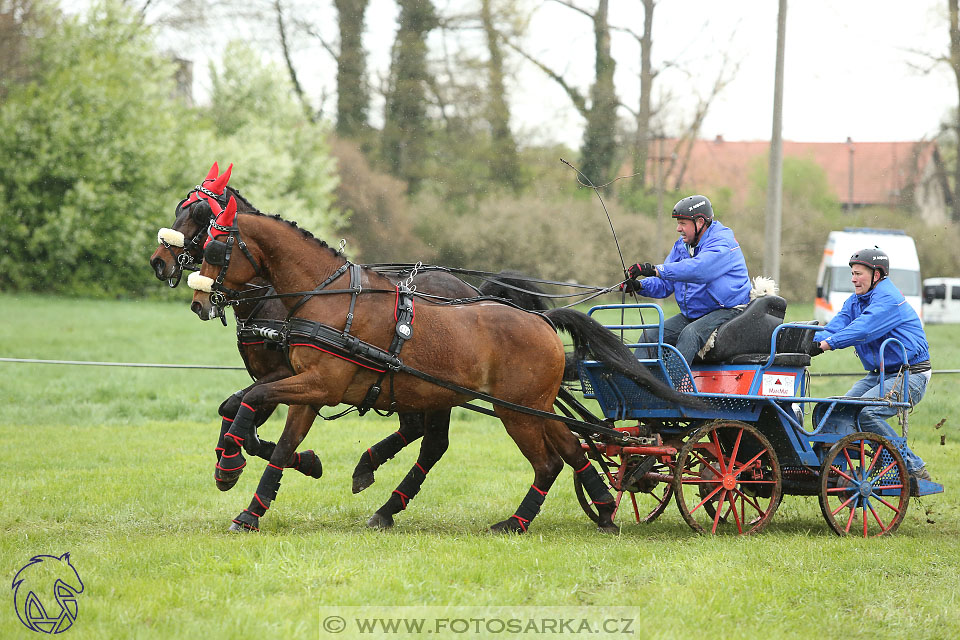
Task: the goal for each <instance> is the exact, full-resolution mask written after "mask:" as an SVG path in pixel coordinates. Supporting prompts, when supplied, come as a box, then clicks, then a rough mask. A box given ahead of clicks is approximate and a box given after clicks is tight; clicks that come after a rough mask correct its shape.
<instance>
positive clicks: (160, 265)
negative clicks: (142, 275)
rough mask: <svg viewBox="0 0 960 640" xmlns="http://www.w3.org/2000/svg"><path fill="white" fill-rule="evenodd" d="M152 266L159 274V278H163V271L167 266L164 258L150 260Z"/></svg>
mask: <svg viewBox="0 0 960 640" xmlns="http://www.w3.org/2000/svg"><path fill="white" fill-rule="evenodd" d="M150 266H151V267H153V272H154V273H156V274H157V277H158V278H163V271H164V269H166V268H167V265H166V263H164V261H163V259H162V258H154V259H153V260H151V261H150Z"/></svg>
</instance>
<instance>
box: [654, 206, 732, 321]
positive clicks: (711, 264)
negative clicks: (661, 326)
mask: <svg viewBox="0 0 960 640" xmlns="http://www.w3.org/2000/svg"><path fill="white" fill-rule="evenodd" d="M656 268H657V273H658V274H659V277H656V278H644V279H643V281H642V282H641V289H640V291H639V293H641V294H642V295H645V296H648V297H650V298H666V297H667V296H669V295H670V294H671V293H672V294H673V296H674V298H675V299H676V301H677V305H679V307H680V313H682V314H683V315H684V316H686V317H687V318H690V319H691V320H696V319H697V318H699V317H701V316H705V315H706V314H708V313H710V312H711V311H716V310H717V309H729V308H731V307H736V306H737V305H741V304H747V303H748V302H750V288H751V285H750V276H748V275H747V264H746V262H744V260H743V251H741V250H740V245H739V244H738V243H737V239H736V238H734V237H733V231H732V230H730V229H729V228H727V227H725V226H723V225H722V224H720V222H719V221H717V220H714V221H713V223H712V224H711V225H710V226H709V227H707V230H706V231H704V232H703V235H702V236H701V238H700V242H698V243H697V246H696V247H694V250H693V255H692V256H691V255H690V252H689V250H688V248H687V245H686V244H684V242H683V239H682V238H678V239H677V242H676V243H675V244H674V245H673V249H671V250H670V255H668V256H667V259H666V260H665V261H664V263H663V264H658V265H656Z"/></svg>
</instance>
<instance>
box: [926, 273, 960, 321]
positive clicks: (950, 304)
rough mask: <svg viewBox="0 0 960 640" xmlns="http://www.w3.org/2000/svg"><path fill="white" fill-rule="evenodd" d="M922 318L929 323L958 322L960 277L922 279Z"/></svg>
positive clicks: (959, 312)
mask: <svg viewBox="0 0 960 640" xmlns="http://www.w3.org/2000/svg"><path fill="white" fill-rule="evenodd" d="M923 319H924V321H925V322H929V323H930V324H946V323H955V322H960V278H927V279H926V280H924V281H923Z"/></svg>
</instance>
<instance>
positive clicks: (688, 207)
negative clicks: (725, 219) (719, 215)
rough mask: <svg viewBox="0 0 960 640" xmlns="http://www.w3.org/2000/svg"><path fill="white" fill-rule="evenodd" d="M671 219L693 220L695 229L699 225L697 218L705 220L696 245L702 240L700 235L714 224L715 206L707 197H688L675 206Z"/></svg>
mask: <svg viewBox="0 0 960 640" xmlns="http://www.w3.org/2000/svg"><path fill="white" fill-rule="evenodd" d="M670 217H671V218H679V219H681V220H693V225H694V227H696V225H697V222H696V221H697V218H700V219H701V220H703V228H702V229H700V230H698V231H697V235H696V236H695V241H694V242H693V244H696V243H697V242H698V241H699V240H700V234H701V233H703V232H704V230H706V228H707V227H709V226H710V223H712V222H713V205H712V204H710V200H709V199H708V198H707V197H706V196H687V197H686V198H684V199H683V200H681V201H680V202H678V203H677V204H675V205H674V207H673V213H671V214H670ZM691 246H692V245H691Z"/></svg>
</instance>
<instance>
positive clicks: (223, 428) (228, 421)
mask: <svg viewBox="0 0 960 640" xmlns="http://www.w3.org/2000/svg"><path fill="white" fill-rule="evenodd" d="M232 424H233V418H227V417H224V418H223V419H222V420H221V421H220V437H219V438H218V439H217V448H216V449H214V452H215V453H216V454H217V462H220V456H222V455H223V449H224V446H223V436H225V435H226V434H227V431H229V430H230V425H232Z"/></svg>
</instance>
